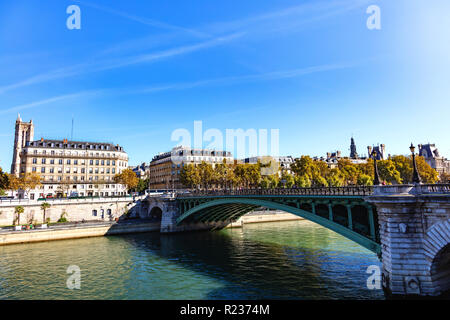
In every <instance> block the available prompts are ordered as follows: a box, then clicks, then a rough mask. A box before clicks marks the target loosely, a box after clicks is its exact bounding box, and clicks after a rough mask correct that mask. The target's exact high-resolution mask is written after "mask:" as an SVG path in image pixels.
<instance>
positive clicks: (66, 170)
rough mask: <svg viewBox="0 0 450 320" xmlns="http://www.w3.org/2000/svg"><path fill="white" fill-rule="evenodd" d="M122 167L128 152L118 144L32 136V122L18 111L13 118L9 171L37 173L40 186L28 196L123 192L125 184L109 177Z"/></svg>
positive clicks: (98, 194)
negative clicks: (13, 127) (13, 129)
mask: <svg viewBox="0 0 450 320" xmlns="http://www.w3.org/2000/svg"><path fill="white" fill-rule="evenodd" d="M126 168H128V155H127V153H126V152H125V151H124V150H123V148H122V147H120V146H119V145H113V144H111V143H99V142H80V141H68V140H67V139H63V140H48V139H44V138H41V139H40V140H34V124H33V122H32V121H30V122H22V119H21V118H20V115H19V116H18V118H17V120H16V128H15V139H14V151H13V162H12V165H11V174H15V175H16V176H19V175H20V174H25V173H32V172H35V173H37V174H39V175H40V177H41V183H42V186H40V187H39V189H37V190H32V191H30V192H29V198H30V199H37V198H41V197H65V196H70V195H78V196H117V195H125V194H126V188H125V186H123V185H120V184H117V183H115V182H114V179H113V178H114V176H115V175H116V174H118V173H121V172H122V170H124V169H126ZM22 196H23V195H22Z"/></svg>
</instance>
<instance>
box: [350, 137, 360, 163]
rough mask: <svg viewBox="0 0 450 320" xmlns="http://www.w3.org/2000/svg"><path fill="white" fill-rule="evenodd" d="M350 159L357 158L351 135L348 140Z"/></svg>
mask: <svg viewBox="0 0 450 320" xmlns="http://www.w3.org/2000/svg"><path fill="white" fill-rule="evenodd" d="M350 159H358V153H357V152H356V144H355V140H353V137H352V139H351V141H350Z"/></svg>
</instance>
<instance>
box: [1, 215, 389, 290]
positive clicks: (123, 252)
mask: <svg viewBox="0 0 450 320" xmlns="http://www.w3.org/2000/svg"><path fill="white" fill-rule="evenodd" d="M0 257H1V259H0V299H384V295H383V292H382V290H369V289H368V288H367V286H366V281H367V278H368V277H369V276H370V275H369V274H367V273H366V270H367V268H368V266H370V265H377V266H381V263H380V261H379V260H378V258H377V257H376V255H375V254H374V253H372V252H370V251H368V250H366V249H364V248H362V247H361V246H359V245H357V244H356V243H354V242H352V241H350V240H347V239H346V238H344V237H342V236H340V235H338V234H336V233H334V232H332V231H330V230H328V229H325V228H322V227H320V226H318V225H316V224H314V223H312V222H309V221H292V222H277V223H261V224H248V225H245V226H244V228H242V229H226V230H221V231H213V232H195V233H184V234H172V235H160V234H159V233H157V232H155V233H145V234H133V235H122V236H108V237H97V238H87V239H77V240H62V241H51V242H41V243H32V244H19V245H9V246H2V247H0ZM71 265H76V266H78V267H79V268H80V270H81V288H80V289H73V290H70V289H68V288H67V284H66V281H67V279H68V277H69V276H70V274H68V273H67V272H66V271H67V268H68V267H69V266H71Z"/></svg>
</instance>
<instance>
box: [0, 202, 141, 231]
mask: <svg viewBox="0 0 450 320" xmlns="http://www.w3.org/2000/svg"><path fill="white" fill-rule="evenodd" d="M47 202H48V203H49V204H50V205H51V206H50V208H49V209H47V210H46V214H45V215H46V219H47V218H50V222H57V221H58V220H59V219H60V218H61V215H62V214H63V213H65V216H66V219H67V220H68V221H82V220H83V219H84V220H86V221H92V220H105V221H109V220H113V219H115V218H120V217H121V216H122V215H123V214H124V213H126V212H129V213H130V214H131V216H133V215H139V211H140V210H141V207H142V202H141V198H137V197H136V198H135V200H133V198H131V197H117V198H87V199H55V200H49V201H47ZM42 203H43V201H31V200H30V201H1V202H0V226H10V225H13V222H14V221H15V219H16V218H17V214H16V213H15V208H16V207H17V206H22V207H23V208H24V212H23V213H22V214H20V223H21V224H26V223H29V222H30V221H35V222H36V223H42V222H44V221H43V216H44V211H43V210H42V209H41V204H42Z"/></svg>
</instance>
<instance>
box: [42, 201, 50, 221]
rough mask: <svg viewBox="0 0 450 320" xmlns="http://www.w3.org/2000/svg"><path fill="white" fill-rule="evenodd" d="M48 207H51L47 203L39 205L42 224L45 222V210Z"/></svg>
mask: <svg viewBox="0 0 450 320" xmlns="http://www.w3.org/2000/svg"><path fill="white" fill-rule="evenodd" d="M50 207H51V205H50V203H48V202H44V203H42V204H41V210H42V211H44V213H43V218H42V223H45V221H46V220H45V214H46V211H47V209H49V208H50Z"/></svg>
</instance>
